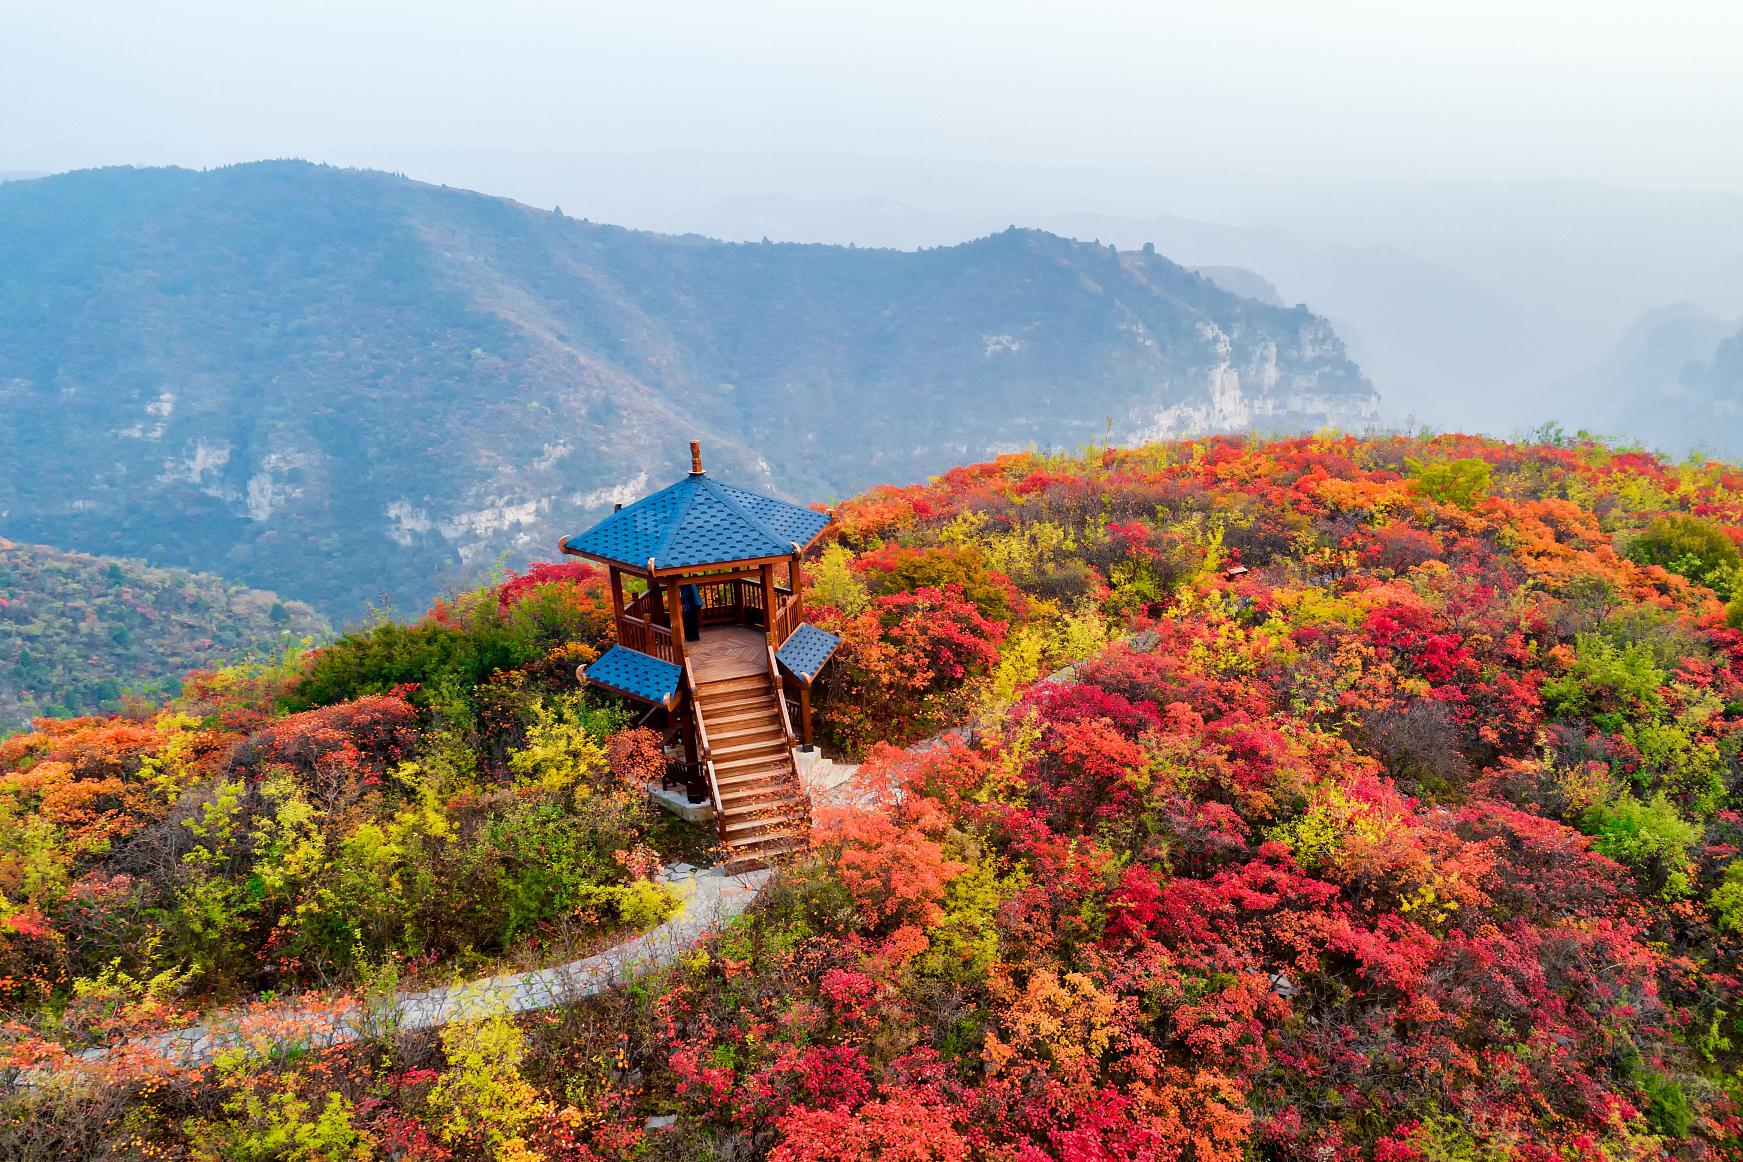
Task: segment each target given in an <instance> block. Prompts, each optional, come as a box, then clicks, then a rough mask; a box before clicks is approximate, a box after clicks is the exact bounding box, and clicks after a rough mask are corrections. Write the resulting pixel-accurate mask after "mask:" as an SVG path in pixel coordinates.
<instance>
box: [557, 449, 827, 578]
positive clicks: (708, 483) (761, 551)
mask: <svg viewBox="0 0 1743 1162" xmlns="http://www.w3.org/2000/svg"><path fill="white" fill-rule="evenodd" d="M828 523H829V517H828V516H827V515H826V514H824V513H820V512H815V511H813V510H811V509H808V508H804V507H802V506H800V505H797V504H788V503H787V502H786V501H784V500H775V499H773V498H772V497H767V496H758V495H757V494H756V493H754V492H747V491H746V490H745V489H742V488H737V487H735V486H733V485H731V484H721V483H720V482H718V481H715V480H710V479H709V478H708V477H707V475H705V474H704V473H700V472H695V473H691V474H690V475H689V476H687V477H685V478H684V479H683V480H680V481H678V482H677V483H676V484H673V485H671V486H670V487H668V488H662V489H661V490H660V491H658V492H656V493H654V494H653V495H651V496H644V497H643V498H642V499H640V500H638V501H636V502H635V503H634V504H631V505H627V506H625V507H624V508H621V509H619V510H618V511H616V512H614V513H612V514H611V515H610V516H608V517H606V518H605V519H604V520H602V521H600V522H599V523H598V524H596V525H594V526H593V527H592V528H590V529H588V530H587V531H586V532H584V533H581V534H579V535H576V536H571V537H566V538H564V542H563V544H564V547H565V548H566V549H567V550H568V551H570V552H574V553H582V554H585V555H587V556H591V557H603V558H605V559H606V560H608V561H616V562H618V563H619V564H623V565H628V566H630V567H632V568H635V569H644V568H646V567H647V564H648V562H649V561H650V560H652V561H653V563H654V568H655V569H682V568H688V567H691V566H704V565H721V564H726V563H728V562H731V561H750V560H756V559H758V558H762V557H780V556H784V555H786V554H787V553H790V552H792V551H793V545H795V544H797V545H799V546H800V547H801V548H803V547H804V546H806V545H808V544H810V543H811V541H812V540H813V539H815V538H816V536H817V534H818V533H820V532H822V531H823V526H824V525H826V524H828Z"/></svg>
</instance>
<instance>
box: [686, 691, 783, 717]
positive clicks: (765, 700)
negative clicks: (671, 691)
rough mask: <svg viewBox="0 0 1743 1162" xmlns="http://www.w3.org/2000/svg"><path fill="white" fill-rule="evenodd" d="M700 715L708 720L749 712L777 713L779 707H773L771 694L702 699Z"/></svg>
mask: <svg viewBox="0 0 1743 1162" xmlns="http://www.w3.org/2000/svg"><path fill="white" fill-rule="evenodd" d="M701 702H702V713H703V714H705V715H707V716H708V717H710V718H714V717H724V716H725V715H728V714H743V713H745V712H746V711H750V710H759V711H762V710H773V711H776V712H777V713H778V712H779V711H780V709H781V708H780V707H779V706H777V705H775V698H774V695H772V694H761V695H755V696H750V697H727V698H703V699H701Z"/></svg>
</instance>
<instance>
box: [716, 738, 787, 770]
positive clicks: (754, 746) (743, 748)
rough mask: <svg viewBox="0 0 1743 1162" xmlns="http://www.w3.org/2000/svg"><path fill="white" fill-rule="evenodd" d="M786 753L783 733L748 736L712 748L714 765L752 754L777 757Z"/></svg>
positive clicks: (785, 741)
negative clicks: (757, 736)
mask: <svg viewBox="0 0 1743 1162" xmlns="http://www.w3.org/2000/svg"><path fill="white" fill-rule="evenodd" d="M786 753H787V739H786V736H785V735H777V736H776V737H774V738H750V739H745V740H744V741H742V742H736V743H728V744H726V745H724V746H717V747H715V748H714V765H715V766H719V765H720V764H721V763H722V762H731V761H732V760H734V759H742V758H749V757H750V756H752V755H771V756H774V757H779V756H781V755H783V754H786Z"/></svg>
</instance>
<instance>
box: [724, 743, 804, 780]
mask: <svg viewBox="0 0 1743 1162" xmlns="http://www.w3.org/2000/svg"><path fill="white" fill-rule="evenodd" d="M792 761H793V758H792V755H790V754H789V753H788V752H787V750H786V748H785V747H773V748H769V749H765V750H745V751H735V752H734V753H733V754H732V755H731V756H730V757H727V758H722V757H721V756H720V755H718V754H717V755H715V756H714V771H715V773H716V774H717V775H718V774H724V775H732V774H737V773H738V772H739V771H741V770H743V769H745V768H746V767H756V766H764V765H767V764H770V763H773V764H775V765H777V766H783V767H784V766H788V765H790V764H791V763H792Z"/></svg>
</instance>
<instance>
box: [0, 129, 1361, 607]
mask: <svg viewBox="0 0 1743 1162" xmlns="http://www.w3.org/2000/svg"><path fill="white" fill-rule="evenodd" d="M0 408H4V411H5V414H6V416H7V418H8V422H7V424H6V425H4V426H3V428H0V459H3V460H4V461H5V462H6V463H7V464H8V465H9V466H11V468H12V470H10V471H9V472H8V473H7V474H6V475H5V476H4V477H0V533H4V534H6V535H10V536H12V537H14V538H17V539H21V540H34V541H44V542H50V543H56V544H64V545H70V546H74V547H77V548H81V549H86V550H90V551H100V552H109V553H123V554H126V555H138V556H143V557H145V558H147V559H150V560H152V561H154V562H159V563H165V564H173V565H181V566H185V567H192V568H199V569H204V570H210V571H214V572H218V573H221V574H223V575H225V576H228V577H232V578H235V579H238V580H245V581H247V582H248V583H250V584H255V585H261V586H264V587H267V588H271V589H274V590H277V591H279V592H282V593H287V594H292V595H295V596H297V597H300V598H304V599H306V600H309V601H312V602H315V603H316V604H317V605H319V606H320V607H321V608H323V609H325V610H327V611H329V612H330V613H332V614H333V615H334V616H337V617H351V616H354V615H355V614H356V613H357V612H358V611H360V610H361V609H362V608H363V607H364V605H365V603H367V602H370V601H372V600H375V599H378V598H382V597H385V598H388V599H391V600H393V601H397V602H399V603H401V604H402V605H420V604H421V603H422V602H424V601H426V600H427V599H428V598H429V597H430V596H431V595H432V594H433V593H434V592H436V591H437V590H438V589H439V588H440V587H442V586H443V585H446V584H451V583H458V582H460V581H462V580H464V579H466V578H467V577H469V576H473V575H476V574H477V573H479V572H480V571H482V570H484V569H486V568H488V567H489V566H490V565H491V564H492V563H493V562H495V561H497V560H499V559H503V558H507V559H509V560H511V561H514V560H518V559H520V558H522V557H524V556H525V555H528V554H533V555H544V554H546V553H548V552H549V548H550V545H551V544H552V543H553V542H554V541H555V538H556V537H557V536H558V535H559V534H560V533H562V532H568V531H573V530H574V529H575V528H577V527H579V526H580V525H582V524H584V523H586V522H587V521H589V520H591V519H592V518H593V517H595V516H597V515H599V514H601V513H603V512H605V511H608V510H609V508H610V506H611V504H612V503H613V502H614V501H620V500H627V499H630V498H632V497H633V496H635V495H637V494H639V493H640V492H641V491H643V490H645V489H647V488H648V487H650V486H652V485H655V484H657V483H662V482H664V481H665V479H666V478H668V477H670V476H673V475H676V474H677V473H679V472H681V471H682V468H683V465H682V463H681V458H682V455H683V453H682V447H683V441H685V440H687V439H688V438H690V437H692V436H695V437H699V438H701V439H702V440H703V441H704V444H705V447H706V449H707V455H708V463H709V466H710V467H711V469H715V470H717V471H719V472H720V473H722V474H724V475H726V476H728V477H734V478H737V479H739V480H742V481H743V482H744V483H746V484H748V485H752V486H756V487H762V488H768V489H772V490H775V491H779V492H783V493H785V494H787V495H789V496H794V497H798V498H802V499H810V498H827V497H829V496H832V495H841V494H845V493H847V492H849V491H851V490H853V489H856V488H859V487H862V486H864V485H866V484H868V483H872V482H875V481H879V480H891V479H893V480H901V479H916V478H920V477H923V476H925V475H927V474H929V473H931V472H934V471H938V470H942V469H943V468H945V467H947V466H949V465H951V464H954V463H958V462H961V461H963V460H968V459H975V458H979V457H984V456H986V455H989V454H992V453H996V452H999V451H1004V450H1010V449H1015V448H1020V447H1023V446H1025V445H1028V444H1030V443H1034V444H1038V445H1041V446H1044V447H1057V446H1071V445H1076V444H1081V443H1083V442H1085V441H1088V440H1091V439H1097V438H1103V437H1104V436H1105V437H1109V438H1112V439H1114V440H1116V441H1121V440H1137V439H1153V438H1159V437H1166V436H1172V435H1180V434H1189V433H1198V432H1204V431H1211V430H1223V429H1237V428H1243V427H1250V426H1257V427H1266V428H1283V429H1287V428H1303V427H1314V426H1319V425H1322V424H1328V423H1329V424H1338V425H1343V426H1359V425H1360V424H1361V423H1363V422H1365V421H1366V420H1368V419H1370V418H1372V417H1373V416H1375V415H1376V414H1377V412H1378V399H1377V396H1376V394H1375V392H1374V390H1373V387H1372V386H1371V384H1370V383H1369V382H1368V381H1367V379H1366V378H1365V377H1364V376H1363V375H1362V373H1361V371H1360V370H1359V369H1358V368H1357V367H1356V365H1355V364H1354V362H1352V361H1351V359H1350V358H1349V357H1348V355H1347V353H1346V351H1345V349H1344V346H1343V344H1342V342H1341V341H1340V340H1339V338H1338V336H1337V335H1336V334H1335V333H1334V331H1333V329H1332V327H1331V326H1330V325H1329V324H1328V323H1326V322H1325V320H1323V319H1321V318H1319V317H1317V316H1315V315H1313V314H1312V313H1310V312H1309V311H1307V310H1306V309H1305V308H1300V307H1297V308H1289V309H1284V308H1279V307H1275V306H1269V305H1265V304H1262V303H1257V302H1253V301H1251V300H1248V299H1243V298H1240V297H1238V296H1236V295H1234V294H1230V293H1228V292H1226V291H1224V290H1221V289H1219V288H1218V287H1217V286H1216V285H1214V284H1213V283H1212V282H1211V281H1210V280H1208V279H1206V278H1202V277H1200V276H1198V275H1196V274H1193V273H1192V272H1190V271H1187V270H1185V269H1183V268H1182V267H1180V266H1177V265H1175V264H1174V263H1172V262H1170V261H1168V260H1167V259H1166V258H1163V257H1162V256H1160V255H1158V254H1155V253H1153V252H1147V251H1146V252H1139V251H1129V252H1125V251H1115V250H1113V249H1112V248H1111V247H1106V246H1100V245H1095V244H1091V243H1084V242H1077V241H1071V240H1068V239H1064V238H1059V237H1055V236H1053V235H1050V234H1046V233H1043V232H1040V231H1033V230H1010V231H1006V232H1004V233H1001V234H996V235H993V236H991V237H988V238H983V239H980V240H977V241H975V242H971V243H967V244H964V245H960V246H952V247H943V248H938V249H934V250H926V251H922V252H918V253H916V252H901V251H888V250H867V249H858V248H853V247H841V246H823V245H757V244H726V243H720V242H715V241H711V240H709V239H705V238H701V237H696V236H684V237H674V236H666V235H655V234H647V233H641V232H637V231H632V230H626V229H621V228H617V227H612V226H602V225H597V224H593V223H588V222H584V221H577V220H573V219H568V218H565V217H563V216H561V215H560V214H554V213H550V212H546V211H540V210H535V209H531V208H529V207H526V206H522V205H519V204H516V203H513V202H509V201H506V200H503V199H498V198H492V197H488V196H485V195H481V194H474V193H469V192H465V191H460V190H452V189H446V188H441V187H435V186H427V185H421V184H418V183H415V182H411V181H408V180H406V179H404V178H399V177H394V176H391V175H387V174H382V173H376V172H370V171H353V170H337V169H331V168H327V167H320V166H313V165H308V164H304V163H299V162H271V163H258V164H253V165H246V166H235V167H230V168H227V169H222V170H214V171H209V172H193V171H186V170H174V169H164V170H132V169H111V170H93V171H83V172H78V173H71V174H62V175H56V176H52V177H46V178H40V179H37V180H34V181H29V182H20V183H8V184H6V185H4V186H0Z"/></svg>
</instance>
